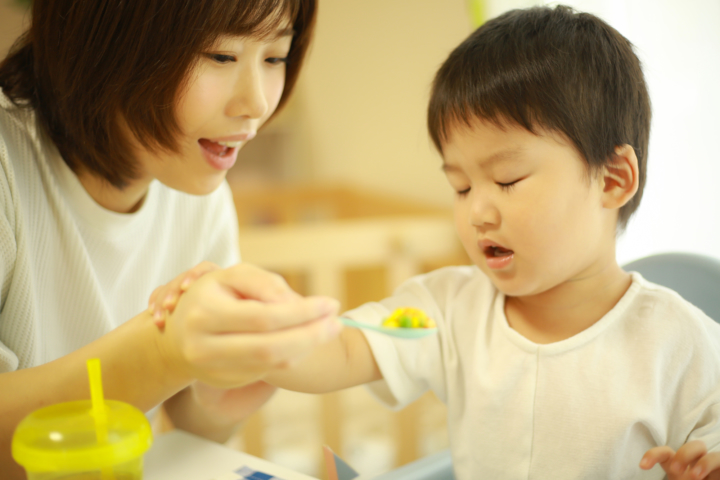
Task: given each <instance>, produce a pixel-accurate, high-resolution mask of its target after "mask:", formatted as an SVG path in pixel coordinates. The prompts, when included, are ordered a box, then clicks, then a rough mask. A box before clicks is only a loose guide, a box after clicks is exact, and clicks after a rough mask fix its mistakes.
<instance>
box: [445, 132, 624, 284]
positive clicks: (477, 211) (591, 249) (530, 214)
mask: <svg viewBox="0 0 720 480" xmlns="http://www.w3.org/2000/svg"><path fill="white" fill-rule="evenodd" d="M539 133H540V135H534V134H533V133H530V132H528V131H527V130H525V129H523V128H521V127H518V126H514V125H513V126H508V127H507V128H506V129H505V130H502V129H500V128H498V127H496V126H494V125H492V124H490V123H488V122H482V121H477V122H475V123H473V126H472V128H464V127H459V128H456V129H455V130H454V131H453V132H452V135H451V136H450V138H449V139H448V141H447V143H446V144H445V145H444V148H443V154H444V166H443V170H444V171H445V173H446V175H447V178H448V180H449V182H450V184H451V186H452V187H453V189H454V190H455V191H456V193H455V207H454V210H455V223H456V227H457V230H458V233H459V235H460V238H461V241H462V243H463V246H464V247H465V250H466V251H467V252H468V254H469V256H470V258H471V259H472V260H473V262H474V263H475V264H476V265H477V266H478V267H480V269H481V270H483V271H484V272H485V273H486V274H487V275H488V276H489V277H490V279H491V280H492V281H493V283H494V284H495V286H496V287H497V288H498V289H499V290H500V291H502V292H503V293H505V294H506V295H508V296H526V295H534V294H538V293H542V292H545V291H548V290H550V289H552V288H554V287H556V286H558V285H560V284H563V283H565V282H569V281H572V280H576V279H580V278H582V277H583V276H584V275H587V274H588V273H589V272H593V271H595V270H596V269H597V268H598V266H599V265H600V263H602V261H603V260H606V259H607V258H608V255H612V258H614V238H615V222H616V218H617V214H616V211H613V210H609V209H605V208H603V205H602V195H603V181H602V175H600V176H596V175H592V176H591V175H589V174H588V172H587V168H586V163H585V161H584V160H583V158H582V157H581V156H580V154H579V153H578V152H577V151H576V149H575V148H574V147H573V146H572V145H571V143H570V142H569V141H566V140H565V139H564V138H563V137H562V136H561V135H557V134H553V133H551V132H546V131H542V130H540V131H539Z"/></svg>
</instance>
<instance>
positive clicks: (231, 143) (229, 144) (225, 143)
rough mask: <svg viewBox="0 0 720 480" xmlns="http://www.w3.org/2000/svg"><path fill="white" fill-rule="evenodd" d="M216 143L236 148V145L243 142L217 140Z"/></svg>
mask: <svg viewBox="0 0 720 480" xmlns="http://www.w3.org/2000/svg"><path fill="white" fill-rule="evenodd" d="M215 143H218V144H220V145H222V146H223V147H228V148H235V147H237V146H239V145H240V144H241V143H242V142H215Z"/></svg>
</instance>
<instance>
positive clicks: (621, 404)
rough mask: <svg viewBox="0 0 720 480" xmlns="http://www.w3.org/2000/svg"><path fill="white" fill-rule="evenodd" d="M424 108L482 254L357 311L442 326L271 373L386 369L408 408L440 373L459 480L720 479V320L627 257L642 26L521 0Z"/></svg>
mask: <svg viewBox="0 0 720 480" xmlns="http://www.w3.org/2000/svg"><path fill="white" fill-rule="evenodd" d="M428 124H429V130H430V134H431V136H432V138H433V141H434V143H435V145H436V147H437V148H438V150H439V151H440V153H441V155H442V158H443V165H442V169H443V171H444V174H445V175H446V176H447V179H448V181H449V182H450V185H451V186H452V188H453V189H454V190H455V205H454V210H455V221H456V225H457V230H458V233H459V235H460V238H461V240H462V243H463V245H464V247H465V249H466V251H467V253H468V254H469V256H470V258H471V259H472V260H473V263H474V264H475V265H474V266H468V267H449V268H443V269H440V270H438V271H435V272H431V273H428V274H426V275H421V276H418V277H415V278H412V279H411V280H409V281H408V282H406V283H405V284H404V285H402V286H401V287H400V288H399V289H398V290H397V291H396V292H395V293H394V295H393V296H391V297H390V298H387V299H385V300H383V301H381V302H378V303H371V304H367V305H364V306H361V307H359V308H357V309H355V310H353V311H351V312H348V313H347V314H346V316H348V317H351V318H353V319H354V320H356V321H361V322H367V323H371V324H379V323H380V322H381V321H382V320H383V319H384V318H385V317H386V316H388V315H389V313H390V312H391V311H392V310H394V309H395V308H397V307H403V306H412V307H417V308H421V309H423V310H425V311H426V312H427V313H428V314H429V316H430V317H432V318H433V319H434V320H435V321H436V322H437V324H438V330H439V331H438V335H436V336H431V337H426V338H423V339H421V340H400V339H394V338H391V337H387V336H383V335H381V334H377V333H374V332H365V331H363V332H361V331H359V330H356V329H345V330H344V331H343V332H342V334H341V336H340V338H339V339H338V340H336V341H333V342H330V343H328V344H325V345H323V346H321V347H319V348H318V349H317V350H316V351H315V352H314V353H312V354H311V355H310V356H309V357H307V358H305V359H304V360H302V361H301V362H300V363H299V364H296V365H294V366H292V367H291V368H288V369H285V370H279V371H276V372H274V373H271V374H269V375H268V376H266V377H265V381H267V382H269V383H271V384H274V385H276V386H280V387H282V388H286V389H290V390H297V391H303V392H327V391H332V390H337V389H342V388H346V387H350V386H354V385H358V384H363V383H370V382H373V383H372V384H371V386H370V388H371V389H372V390H373V391H374V392H375V393H376V394H377V396H378V397H379V398H380V399H382V400H383V401H384V402H385V403H387V404H388V405H390V406H393V407H395V408H401V407H403V406H404V405H407V404H408V403H410V402H412V401H413V400H415V399H416V398H418V397H419V396H420V395H421V394H423V393H424V392H426V391H427V390H432V391H433V392H434V393H435V394H436V395H437V396H438V397H439V398H440V399H441V400H442V401H444V402H446V403H447V405H448V425H449V432H450V439H451V447H452V455H453V464H454V468H455V473H456V477H457V478H458V479H460V480H463V479H465V480H474V479H479V478H503V479H521V478H522V479H527V478H554V479H579V478H598V479H600V478H602V479H621V478H623V479H624V478H662V477H664V476H665V474H666V473H667V475H668V477H669V478H671V479H680V478H682V479H690V478H693V479H697V478H720V453H718V450H720V422H719V421H718V418H719V417H720V389H718V385H719V384H720V325H718V324H716V323H715V322H714V321H713V320H711V319H710V318H708V317H707V316H706V315H704V314H703V313H702V312H701V311H700V310H699V309H697V308H695V307H694V306H693V305H691V304H689V303H688V302H686V301H684V300H683V299H682V298H681V297H680V296H678V295H677V294H676V293H675V292H673V291H671V290H669V289H666V288H663V287H661V286H658V285H655V284H652V283H650V282H648V281H646V280H644V279H643V278H642V276H641V275H639V274H638V273H627V272H624V271H623V270H622V269H621V268H620V266H619V265H618V264H617V261H616V258H615V243H616V234H617V231H618V230H622V228H623V227H624V226H625V225H626V223H627V221H628V218H629V217H630V215H631V214H632V213H633V212H634V211H635V210H636V209H637V207H638V204H639V202H640V198H641V196H642V191H643V186H644V183H645V177H646V173H645V172H646V162H647V150H648V137H649V128H650V101H649V98H648V93H647V89H646V85H645V81H644V78H643V74H642V70H641V68H640V63H639V61H638V59H637V57H636V56H635V54H634V53H633V50H632V46H631V44H630V43H629V42H628V41H627V40H626V39H625V38H624V37H622V36H621V35H620V34H619V33H618V32H617V31H615V30H614V29H613V28H611V27H610V26H608V25H607V24H606V23H604V22H603V21H601V20H600V19H598V18H596V17H594V16H592V15H588V14H583V13H575V12H573V11H572V10H571V9H569V8H567V7H562V6H560V7H556V8H552V9H551V8H546V7H537V8H532V9H529V10H515V11H511V12H508V13H506V14H504V15H502V16H500V17H498V18H496V19H493V20H490V21H488V22H487V23H486V24H485V25H483V26H482V27H480V28H479V29H478V30H477V31H476V32H474V33H473V34H472V35H470V37H469V38H468V39H467V40H465V41H464V42H463V43H462V44H461V45H460V46H458V47H457V48H456V49H455V50H454V51H453V52H452V53H451V54H450V56H449V58H448V59H447V60H446V61H445V63H444V64H443V65H442V67H441V68H440V70H439V72H438V74H437V76H436V78H435V82H434V85H433V89H432V95H431V99H430V106H429V121H428ZM708 450H709V451H711V452H712V453H707V451H708ZM656 463H660V464H661V467H662V469H661V468H652V467H653V466H654V465H655V464H656ZM663 469H664V471H663ZM711 472H712V473H711Z"/></svg>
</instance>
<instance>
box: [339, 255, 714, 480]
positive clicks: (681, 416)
mask: <svg viewBox="0 0 720 480" xmlns="http://www.w3.org/2000/svg"><path fill="white" fill-rule="evenodd" d="M632 278H633V281H632V284H631V286H630V288H629V290H628V291H627V292H626V293H625V295H624V296H623V297H622V299H621V300H620V301H619V302H618V303H617V305H615V307H614V308H613V309H612V310H611V311H610V312H608V313H607V314H606V315H605V316H604V317H603V318H602V319H600V320H599V321H598V322H597V323H595V324H594V325H593V326H591V327H590V328H588V329H586V330H585V331H583V332H581V333H579V334H578V335H575V336H574V337H571V338H568V339H566V340H563V341H560V342H556V343H552V344H547V345H539V344H536V343H533V342H531V341H529V340H528V339H526V338H525V337H523V336H522V335H520V334H519V333H518V332H516V331H515V330H513V329H512V328H510V326H509V325H508V323H507V319H506V317H505V314H504V304H505V297H504V295H503V294H502V293H501V292H499V291H498V290H497V289H496V288H495V287H494V286H493V285H492V283H491V282H490V281H489V279H488V278H487V276H485V275H484V274H483V273H482V272H481V271H480V270H479V269H477V268H476V267H450V268H444V269H441V270H438V271H435V272H432V273H430V274H426V275H422V276H419V277H416V278H413V279H411V280H410V281H408V282H407V283H405V284H404V285H403V286H401V287H400V288H399V289H398V290H397V292H396V293H395V294H394V295H393V296H392V297H390V298H388V299H386V300H383V301H382V302H379V303H371V304H367V305H364V306H362V307H360V308H358V309H356V310H353V311H351V312H349V313H348V314H347V316H349V317H351V318H354V319H355V320H358V321H363V322H369V323H373V324H377V323H379V322H380V320H381V319H382V318H383V317H385V316H387V314H388V313H389V312H390V311H392V310H393V309H394V308H397V307H400V306H415V307H419V308H422V309H424V310H425V311H426V312H428V314H429V315H430V316H431V317H432V318H434V319H435V320H436V321H437V323H438V328H439V332H438V335H435V336H432V337H426V338H424V339H421V340H400V339H392V338H391V337H387V336H383V335H379V334H376V333H373V332H366V337H367V339H368V341H369V343H370V345H371V348H372V351H373V354H374V356H375V359H376V360H377V362H378V365H379V366H380V370H381V371H382V373H383V376H384V380H382V381H379V382H375V383H374V384H372V385H371V389H372V391H373V392H374V393H375V394H376V395H377V396H379V397H380V399H382V400H383V401H384V402H386V403H387V404H389V405H390V406H393V407H396V408H400V407H402V406H404V405H407V404H408V403H410V402H412V401H413V400H414V399H416V398H417V397H419V396H420V395H421V394H422V393H423V392H425V391H427V390H432V391H433V392H435V394H436V395H437V396H438V398H440V399H441V400H442V401H444V402H445V403H446V404H447V406H448V428H449V434H450V444H451V450H452V457H453V465H454V468H455V474H456V477H457V478H458V479H459V480H477V479H484V478H492V479H494V478H502V479H507V480H516V479H517V480H519V479H553V480H562V479H567V480H577V479H581V478H582V479H613V480H620V479H650V478H652V479H655V478H663V477H664V476H665V474H664V472H663V471H662V469H661V468H660V467H659V466H656V467H654V468H653V469H652V470H650V471H647V472H646V471H643V470H641V469H640V468H639V466H638V464H639V463H640V459H641V458H642V456H643V454H644V453H645V451H646V450H648V449H649V448H651V447H654V446H657V445H669V446H670V447H672V448H674V449H677V448H678V447H680V446H681V445H683V444H684V443H686V442H688V441H689V440H693V439H700V440H703V441H705V443H706V445H707V446H708V448H709V449H711V450H715V451H717V450H720V420H719V419H720V325H718V324H717V323H715V322H714V321H713V320H711V319H710V318H708V317H707V316H706V315H705V314H703V313H702V312H701V311H700V310H699V309H697V308H695V307H694V306H693V305H691V304H689V303H688V302H686V301H685V300H683V299H682V298H681V297H680V296H679V295H678V294H677V293H675V292H673V291H672V290H669V289H666V288H664V287H661V286H659V285H655V284H653V283H650V282H648V281H646V280H644V279H643V278H642V277H641V276H640V275H639V274H638V273H633V274H632Z"/></svg>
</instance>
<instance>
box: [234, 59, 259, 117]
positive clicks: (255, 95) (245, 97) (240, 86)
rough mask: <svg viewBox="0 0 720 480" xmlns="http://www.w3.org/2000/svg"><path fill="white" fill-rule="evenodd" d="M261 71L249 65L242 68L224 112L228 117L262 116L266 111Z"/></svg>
mask: <svg viewBox="0 0 720 480" xmlns="http://www.w3.org/2000/svg"><path fill="white" fill-rule="evenodd" d="M268 108H269V107H268V101H267V96H266V94H265V89H264V82H263V72H262V70H261V69H260V68H258V67H255V66H249V67H248V68H247V69H245V70H243V72H242V73H241V75H240V78H239V79H238V81H237V83H236V85H235V91H234V92H233V96H232V98H231V99H230V101H229V102H228V104H227V108H226V114H227V115H228V116H230V117H248V118H252V119H257V118H262V117H264V116H265V114H266V113H267V111H268Z"/></svg>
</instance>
